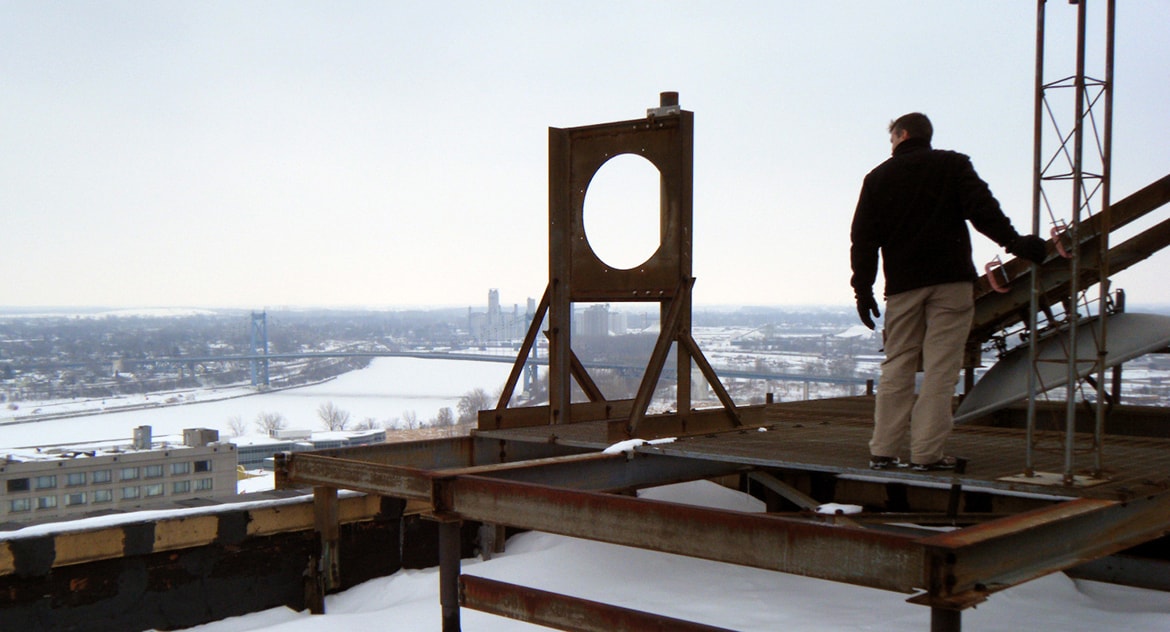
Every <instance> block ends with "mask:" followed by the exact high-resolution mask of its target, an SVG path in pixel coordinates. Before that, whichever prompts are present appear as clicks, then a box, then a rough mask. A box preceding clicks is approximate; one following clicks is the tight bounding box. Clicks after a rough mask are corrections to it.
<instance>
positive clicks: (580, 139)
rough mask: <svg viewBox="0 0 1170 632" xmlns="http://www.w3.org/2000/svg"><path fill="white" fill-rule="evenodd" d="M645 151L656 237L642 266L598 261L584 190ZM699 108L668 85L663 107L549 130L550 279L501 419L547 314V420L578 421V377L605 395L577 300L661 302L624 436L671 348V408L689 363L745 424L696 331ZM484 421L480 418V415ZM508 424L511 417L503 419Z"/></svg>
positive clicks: (683, 390) (686, 389) (632, 431)
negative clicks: (654, 180)
mask: <svg viewBox="0 0 1170 632" xmlns="http://www.w3.org/2000/svg"><path fill="white" fill-rule="evenodd" d="M627 154H629V155H636V156H641V157H642V158H645V159H646V160H647V161H649V162H650V163H651V164H652V165H654V167H655V168H657V169H658V172H659V175H660V186H659V209H658V210H659V244H658V248H657V249H656V250H655V252H654V254H652V255H651V256H650V258H649V259H647V260H646V261H644V262H642V263H641V264H639V265H636V266H634V267H633V268H629V269H620V268H615V267H613V266H610V265H609V264H607V263H605V262H604V261H602V260H601V259H600V258H599V257H598V256H597V254H596V253H595V252H594V251H593V248H592V247H591V246H590V244H589V239H588V235H587V234H586V231H585V221H584V209H585V196H586V192H587V191H588V189H589V185H590V182H591V181H592V180H593V177H594V176H595V175H596V174H597V172H598V171H599V170H600V169H601V168H602V167H603V166H604V165H605V164H606V163H607V162H608V161H609V160H611V159H613V158H614V157H616V156H621V155H627ZM693 154H694V114H693V113H692V112H688V111H686V110H683V109H681V108H680V107H679V106H678V94H677V93H674V92H664V93H662V95H661V107H659V108H655V109H652V110H650V112H648V114H647V116H646V118H644V119H637V120H629V121H619V122H615V123H604V124H600V125H589V126H584V127H575V128H564V129H561V128H549V283H548V287H547V288H546V289H545V293H544V297H543V298H542V299H541V302H540V307H539V308H538V309H537V313H536V314H535V315H534V317H533V321H532V324H531V325H530V326H529V330H528V334H527V335H526V336H525V340H524V343H523V345H522V346H521V350H520V353H519V354H518V355H517V358H516V362H515V364H514V365H513V367H512V372H511V374H510V375H509V377H508V381H507V383H506V384H505V388H504V392H503V393H502V394H501V396H500V400H499V402H498V403H497V406H496V409H495V416H496V417H498V418H501V419H502V418H503V417H505V416H506V415H507V414H508V413H507V412H506V410H505V409H506V407H507V405H508V402H509V401H510V400H511V397H512V391H514V390H515V388H516V384H517V383H518V382H519V377H520V374H521V372H522V370H523V367H524V363H525V361H526V360H527V356H528V354H529V353H530V351H531V349H532V348H533V346H534V345H535V344H536V339H537V336H538V335H540V325H541V324H542V323H543V322H544V321H545V318H546V316H547V323H548V329H547V330H546V331H545V335H546V336H547V337H548V340H549V362H548V367H549V407H548V411H547V412H548V418H547V423H549V424H565V423H572V422H573V421H576V419H574V417H573V411H574V407H573V405H572V401H571V394H572V391H571V386H572V380H576V382H577V384H578V385H579V386H580V387H581V389H582V390H583V391H584V392H585V394H586V396H587V397H588V398H589V401H590V402H604V401H605V396H604V394H603V393H602V392H601V390H600V389H599V388H598V387H597V386H596V384H595V383H594V382H593V380H592V378H591V377H590V376H589V372H588V371H587V370H586V368H585V366H584V365H583V364H582V363H581V362H580V360H579V359H578V358H577V356H576V355H575V354H574V352H573V348H572V313H573V305H574V304H575V303H578V302H601V301H605V302H611V303H621V302H639V303H658V304H659V311H660V324H661V330H660V333H659V337H658V341H657V344H656V345H655V347H654V352H653V353H652V355H651V357H650V359H649V361H648V366H647V369H646V371H645V372H644V373H643V376H642V382H641V385H640V387H639V389H638V393H637V395H636V397H635V398H634V405H633V409H632V412H631V414H630V415H628V416H627V420H628V423H627V426H626V428H625V434H626V436H627V437H634V436H638V426H639V424H640V422H641V421H642V419H643V417H644V416H645V415H646V411H647V409H648V407H649V405H650V398H651V396H652V395H653V394H654V389H655V387H656V385H657V382H658V378H659V377H660V376H661V374H662V370H663V367H664V365H665V363H666V360H667V355H668V353H669V351H670V349H671V346H672V345H674V346H675V355H676V362H677V371H676V374H677V378H676V379H677V395H676V406H675V410H677V411H678V413H679V414H680V415H681V416H683V417H686V416H687V415H689V413H690V408H691V363H692V361H693V362H694V364H695V366H696V367H697V368H698V369H699V371H700V373H701V374H702V375H703V377H704V378H705V379H706V380H707V382H708V384H710V386H711V388H712V390H714V391H715V394H716V396H717V397H718V398H719V401H720V403H721V404H722V406H723V408H724V410H725V411H726V413H727V418H728V425H731V426H738V425H740V424H741V420H740V418H739V414H738V410H737V407H736V405H735V402H734V401H733V400H732V399H731V396H730V395H729V394H728V393H727V391H726V389H725V388H724V387H723V384H722V383H721V382H720V380H719V377H718V376H717V375H716V373H715V370H714V369H713V368H712V367H711V364H710V363H709V362H708V361H707V359H706V358H705V357H704V355H703V352H702V351H701V350H700V349H699V346H698V344H697V343H696V342H695V340H694V338H693V337H692V336H691V334H690V329H691V288H692V286H693V284H694V277H693V276H692V268H691V261H692V254H691V251H692V242H691V233H692V225H693V221H692V209H691V199H692V180H693ZM481 419H482V417H481ZM498 423H506V422H502V421H500V422H498Z"/></svg>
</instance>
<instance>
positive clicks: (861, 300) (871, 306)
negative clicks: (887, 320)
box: [857, 294, 882, 329]
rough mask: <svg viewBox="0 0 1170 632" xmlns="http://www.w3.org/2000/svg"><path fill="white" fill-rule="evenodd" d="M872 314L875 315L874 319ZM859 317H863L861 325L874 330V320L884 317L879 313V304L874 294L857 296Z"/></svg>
mask: <svg viewBox="0 0 1170 632" xmlns="http://www.w3.org/2000/svg"><path fill="white" fill-rule="evenodd" d="M870 314H873V318H870ZM857 315H858V316H860V317H861V323H862V324H863V325H865V326H866V327H869V328H870V329H873V319H874V318H878V317H880V316H881V315H882V313H881V312H880V311H878V304H877V301H875V300H874V299H873V294H858V295H857Z"/></svg>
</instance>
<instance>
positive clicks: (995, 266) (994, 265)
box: [983, 256, 1011, 294]
mask: <svg viewBox="0 0 1170 632" xmlns="http://www.w3.org/2000/svg"><path fill="white" fill-rule="evenodd" d="M983 271H984V272H986V273H987V282H988V283H990V284H991V289H993V290H995V291H996V292H999V293H1000V294H1006V293H1007V292H1008V287H1007V286H1008V284H1010V283H1011V279H1009V278H1008V275H1007V270H1004V268H1003V261H1001V260H1000V258H999V257H998V256H997V257H996V258H994V259H992V260H991V261H989V262H988V263H987V265H985V266H983ZM996 272H998V273H999V274H1000V275H1002V276H1003V285H1000V283H999V282H998V281H996V280H995V277H996Z"/></svg>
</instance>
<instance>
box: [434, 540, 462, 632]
mask: <svg viewBox="0 0 1170 632" xmlns="http://www.w3.org/2000/svg"><path fill="white" fill-rule="evenodd" d="M459 524H460V523H459V521H458V520H444V521H442V522H440V523H439V606H440V607H441V608H442V609H443V632H459V558H460V554H461V549H460V538H459V531H460V529H459Z"/></svg>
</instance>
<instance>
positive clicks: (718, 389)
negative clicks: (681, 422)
mask: <svg viewBox="0 0 1170 632" xmlns="http://www.w3.org/2000/svg"><path fill="white" fill-rule="evenodd" d="M679 343H680V345H681V347H682V349H685V350H686V351H687V353H688V354H689V355H690V356H691V359H693V360H694V361H695V366H697V367H699V371H700V372H701V373H702V374H703V377H704V378H706V379H707V384H708V385H710V386H711V390H713V391H715V396H716V397H718V398H719V403H721V404H723V408H725V409H726V410H727V415H728V416H729V417H731V420H732V422H734V424H735V425H736V426H742V425H743V420H741V419H740V417H739V410H738V409H737V408H736V406H735V401H734V400H732V399H731V395H729V394H728V393H727V389H726V388H723V382H721V381H720V380H719V376H718V375H717V374H716V373H715V368H714V367H712V366H711V363H710V362H708V361H707V356H705V355H703V351H702V350H701V349H699V343H697V342H695V339H694V338H693V337H692V336H691V334H690V333H687V334H686V335H684V336H682V337H680V339H679ZM681 352H682V350H681V349H680V353H681ZM688 370H689V367H688ZM682 378H683V374H682V367H681V366H680V367H679V379H680V380H681V379H682ZM690 400H691V399H690V397H689V396H688V397H687V398H686V400H683V399H682V398H681V397H680V398H679V401H680V402H682V401H686V402H688V406H689V402H690ZM680 405H681V404H680ZM679 412H680V413H681V412H684V411H679Z"/></svg>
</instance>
